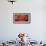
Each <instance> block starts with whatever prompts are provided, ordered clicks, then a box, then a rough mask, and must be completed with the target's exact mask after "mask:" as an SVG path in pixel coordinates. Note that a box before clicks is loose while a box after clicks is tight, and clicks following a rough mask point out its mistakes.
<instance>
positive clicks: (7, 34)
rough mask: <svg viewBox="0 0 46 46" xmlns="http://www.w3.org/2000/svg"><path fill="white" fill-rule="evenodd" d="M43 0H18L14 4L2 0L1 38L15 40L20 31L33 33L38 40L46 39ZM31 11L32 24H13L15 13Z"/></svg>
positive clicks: (32, 35)
mask: <svg viewBox="0 0 46 46" xmlns="http://www.w3.org/2000/svg"><path fill="white" fill-rule="evenodd" d="M44 5H45V4H43V0H17V1H16V2H15V3H14V4H13V5H12V4H11V3H10V2H8V1H7V0H0V40H11V39H12V40H14V39H15V38H16V37H17V34H18V32H26V33H29V34H31V38H32V39H34V40H37V41H40V40H46V37H45V35H46V33H45V32H46V31H45V30H46V21H45V20H46V14H45V10H44V7H43V6H44ZM17 12H25V13H29V12H30V13H31V23H30V24H13V13H17Z"/></svg>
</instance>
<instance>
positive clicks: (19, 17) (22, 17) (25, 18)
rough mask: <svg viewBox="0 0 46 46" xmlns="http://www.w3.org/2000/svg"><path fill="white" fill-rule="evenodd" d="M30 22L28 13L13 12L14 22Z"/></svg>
mask: <svg viewBox="0 0 46 46" xmlns="http://www.w3.org/2000/svg"><path fill="white" fill-rule="evenodd" d="M30 22H31V14H30V13H13V23H14V24H29V23H30Z"/></svg>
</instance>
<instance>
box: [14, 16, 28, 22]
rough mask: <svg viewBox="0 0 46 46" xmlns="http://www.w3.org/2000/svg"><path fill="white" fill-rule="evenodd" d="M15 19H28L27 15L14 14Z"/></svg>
mask: <svg viewBox="0 0 46 46" xmlns="http://www.w3.org/2000/svg"><path fill="white" fill-rule="evenodd" d="M15 21H28V15H16V16H15Z"/></svg>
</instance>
